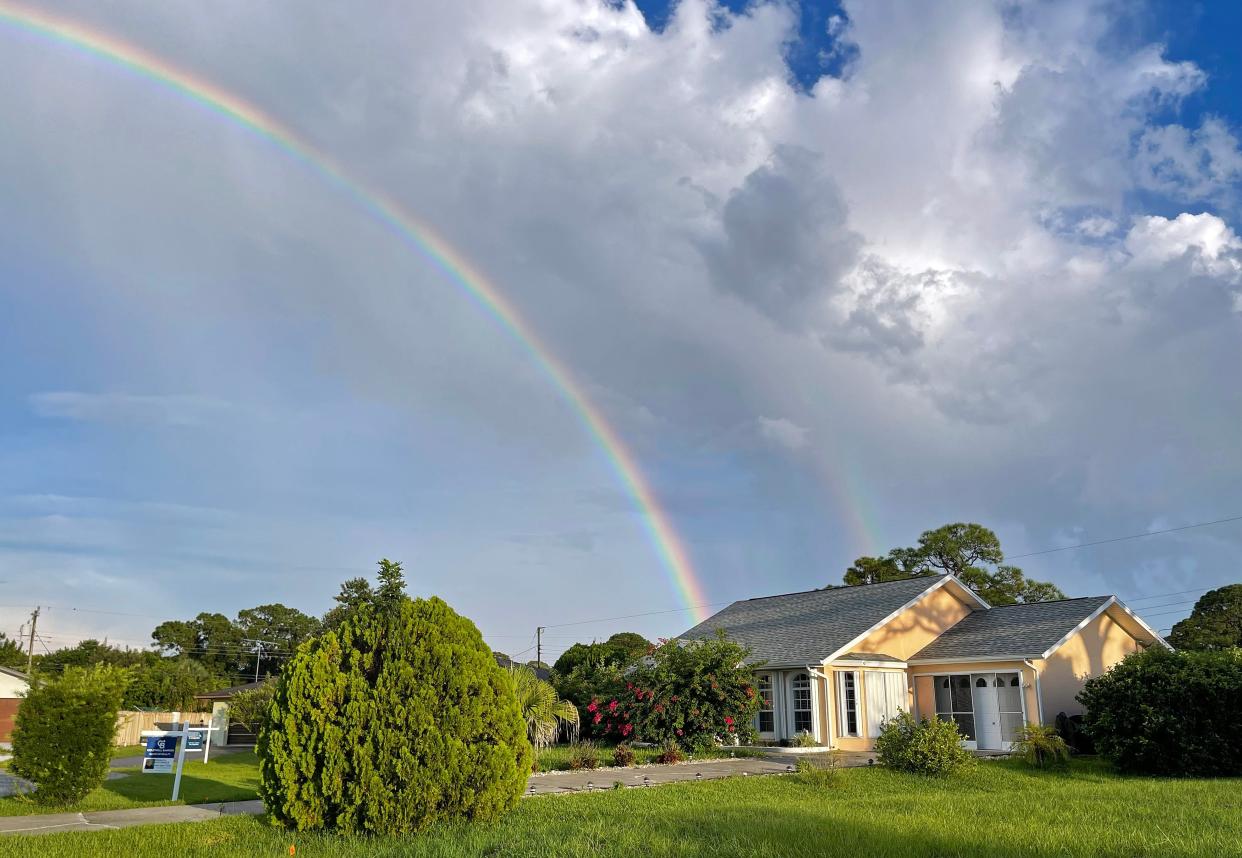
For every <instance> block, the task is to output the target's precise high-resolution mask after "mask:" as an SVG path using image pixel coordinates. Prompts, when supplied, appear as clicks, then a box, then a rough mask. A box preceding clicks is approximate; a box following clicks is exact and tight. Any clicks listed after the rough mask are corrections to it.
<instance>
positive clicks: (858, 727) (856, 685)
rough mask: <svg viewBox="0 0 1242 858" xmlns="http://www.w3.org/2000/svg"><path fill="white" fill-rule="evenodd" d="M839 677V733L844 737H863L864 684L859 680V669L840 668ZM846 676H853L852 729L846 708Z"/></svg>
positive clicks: (837, 674)
mask: <svg viewBox="0 0 1242 858" xmlns="http://www.w3.org/2000/svg"><path fill="white" fill-rule="evenodd" d="M836 677H837V716H838V720H837V727H838V734H839V735H840V736H841V737H842V738H847V739H855V738H861V737H862V729H863V722H862V707H861V705H860V702H861V700H862V697H861V694H862V685H861V683H860V682H859V675H858V671H857V670H838V671H836ZM846 677H850V678H851V683H852V685H853V687H852V688H850V689H849V691H850V692H852V693H853V695H854V729H853V731H851V730H850V719H849V712H848V709H847V708H846V690H847V689H846Z"/></svg>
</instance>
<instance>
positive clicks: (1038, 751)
mask: <svg viewBox="0 0 1242 858" xmlns="http://www.w3.org/2000/svg"><path fill="white" fill-rule="evenodd" d="M1013 751H1014V753H1015V754H1018V755H1019V756H1020V757H1022V758H1023V759H1024V760H1026V761H1027V762H1028V763H1030V764H1031V765H1032V766H1035V768H1037V769H1044V768H1053V767H1058V766H1064V765H1065V764H1066V763H1068V762H1069V756H1070V749H1069V745H1067V744H1065V740H1064V739H1062V738H1061V737H1060V735H1059V734H1058V733H1057V731H1056V728H1055V727H1049V726H1047V725H1040V724H1028V725H1026V726H1025V727H1023V728H1022V729H1021V730H1019V731H1018V741H1017V742H1016V743H1015V744H1014V746H1013Z"/></svg>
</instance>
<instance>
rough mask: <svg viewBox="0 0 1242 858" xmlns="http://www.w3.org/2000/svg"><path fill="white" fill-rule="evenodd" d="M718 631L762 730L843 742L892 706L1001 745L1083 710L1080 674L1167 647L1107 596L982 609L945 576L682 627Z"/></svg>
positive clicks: (871, 728) (866, 740)
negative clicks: (748, 667) (751, 678)
mask: <svg viewBox="0 0 1242 858" xmlns="http://www.w3.org/2000/svg"><path fill="white" fill-rule="evenodd" d="M717 629H724V631H725V632H726V633H727V634H728V636H729V637H730V638H731V639H733V640H735V641H737V642H738V643H741V644H743V645H744V646H746V647H748V648H749V649H750V651H751V656H750V660H751V661H752V662H753V663H754V665H755V674H756V686H757V688H758V691H759V696H760V700H761V703H760V707H761V708H760V711H759V714H758V716H757V718H756V724H755V727H756V729H757V730H758V731H759V735H760V738H761V740H763V741H767V742H784V741H790V740H794V739H796V738H798V736H799V734H801V733H807V734H810V736H811V737H812V738H813V739H814V740H815V742H817V743H818V744H820V745H827V746H829V747H831V748H836V749H840V750H846V751H851V750H853V751H865V750H870V749H871V747H872V744H873V742H874V740H875V738H876V737H877V736H878V735H879V732H880V727H881V725H882V724H883V722H884V721H885V720H886V719H888V718H890V717H892V716H894V715H896V714H897V712H899V711H901V710H908V711H911V712H913V713H914V714H915V715H917V716H919V717H923V718H935V717H939V718H943V719H945V720H948V721H953V722H955V723H956V724H957V726H958V728H959V730H960V731H961V733H962V735H963V736H964V737H965V745H966V746H967V747H968V748H971V749H975V750H993V751H1007V750H1009V749H1010V746H1011V744H1012V743H1013V742H1014V741H1015V740H1016V736H1017V732H1018V729H1019V728H1020V727H1021V726H1022V725H1023V724H1051V723H1053V721H1054V719H1055V718H1056V716H1057V714H1058V713H1060V712H1065V713H1066V714H1067V715H1074V714H1077V713H1079V712H1081V711H1082V707H1081V706H1080V705H1079V704H1078V703H1077V702H1076V701H1075V699H1074V698H1075V695H1077V693H1078V692H1079V691H1080V690H1081V689H1082V687H1083V683H1084V682H1085V681H1086V680H1087V679H1089V678H1091V677H1093V676H1098V675H1099V674H1101V673H1103V672H1104V671H1106V670H1108V668H1109V667H1111V666H1112V665H1113V664H1115V663H1117V662H1118V661H1120V660H1121V659H1122V658H1124V657H1125V656H1126V654H1127V653H1131V652H1134V651H1136V650H1140V649H1143V648H1145V647H1149V646H1153V645H1155V646H1167V644H1165V642H1164V640H1163V639H1162V638H1161V637H1160V636H1159V635H1158V634H1157V633H1156V632H1155V631H1154V630H1153V629H1152V628H1151V626H1149V625H1147V623H1145V622H1143V620H1141V619H1140V618H1139V617H1138V616H1137V615H1136V614H1135V613H1134V612H1133V611H1131V610H1130V609H1129V608H1127V607H1126V606H1125V605H1124V604H1122V603H1121V602H1120V601H1119V600H1118V599H1117V597H1116V596H1091V597H1087V598H1081V599H1063V600H1060V601H1055V602H1032V603H1030V604H1022V605H1006V606H1000V607H993V606H991V605H989V604H988V603H987V602H985V601H984V600H983V599H981V598H980V597H979V596H978V595H977V594H975V593H974V592H973V591H972V590H971V589H970V588H968V587H967V586H966V585H965V584H963V583H962V582H961V581H960V580H959V579H958V578H956V577H954V576H952V575H936V576H930V577H922V578H910V579H907V580H904V581H890V582H886V583H883V584H866V585H861V586H855V587H833V588H829V589H825V590H810V591H808V592H804V593H788V594H785V595H780V596H766V597H760V598H756V599H746V600H743V601H740V602H734V603H733V604H732V605H730V606H729V607H727V608H725V609H724V610H723V611H720V612H719V613H717V614H715V615H714V616H712V617H710V618H708V619H707V620H705V621H704V622H702V623H700V624H699V625H697V626H695V627H694V628H693V629H690V630H689V631H688V632H686V633H685V634H683V635H681V636H680V637H681V639H682V640H694V639H699V638H705V637H709V636H714V635H715V634H716V630H717Z"/></svg>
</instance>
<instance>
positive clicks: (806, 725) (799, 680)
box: [793, 673, 813, 733]
mask: <svg viewBox="0 0 1242 858" xmlns="http://www.w3.org/2000/svg"><path fill="white" fill-rule="evenodd" d="M793 716H794V732H795V733H801V732H803V731H805V732H807V733H811V732H813V731H812V729H811V677H809V676H807V675H806V674H805V673H799V674H797V675H796V676H794V678H793Z"/></svg>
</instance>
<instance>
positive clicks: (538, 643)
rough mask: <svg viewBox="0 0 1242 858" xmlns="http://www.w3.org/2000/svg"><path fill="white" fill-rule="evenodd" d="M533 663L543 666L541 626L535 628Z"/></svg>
mask: <svg viewBox="0 0 1242 858" xmlns="http://www.w3.org/2000/svg"><path fill="white" fill-rule="evenodd" d="M528 652H529V650H528ZM535 663H536V664H543V626H535Z"/></svg>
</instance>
